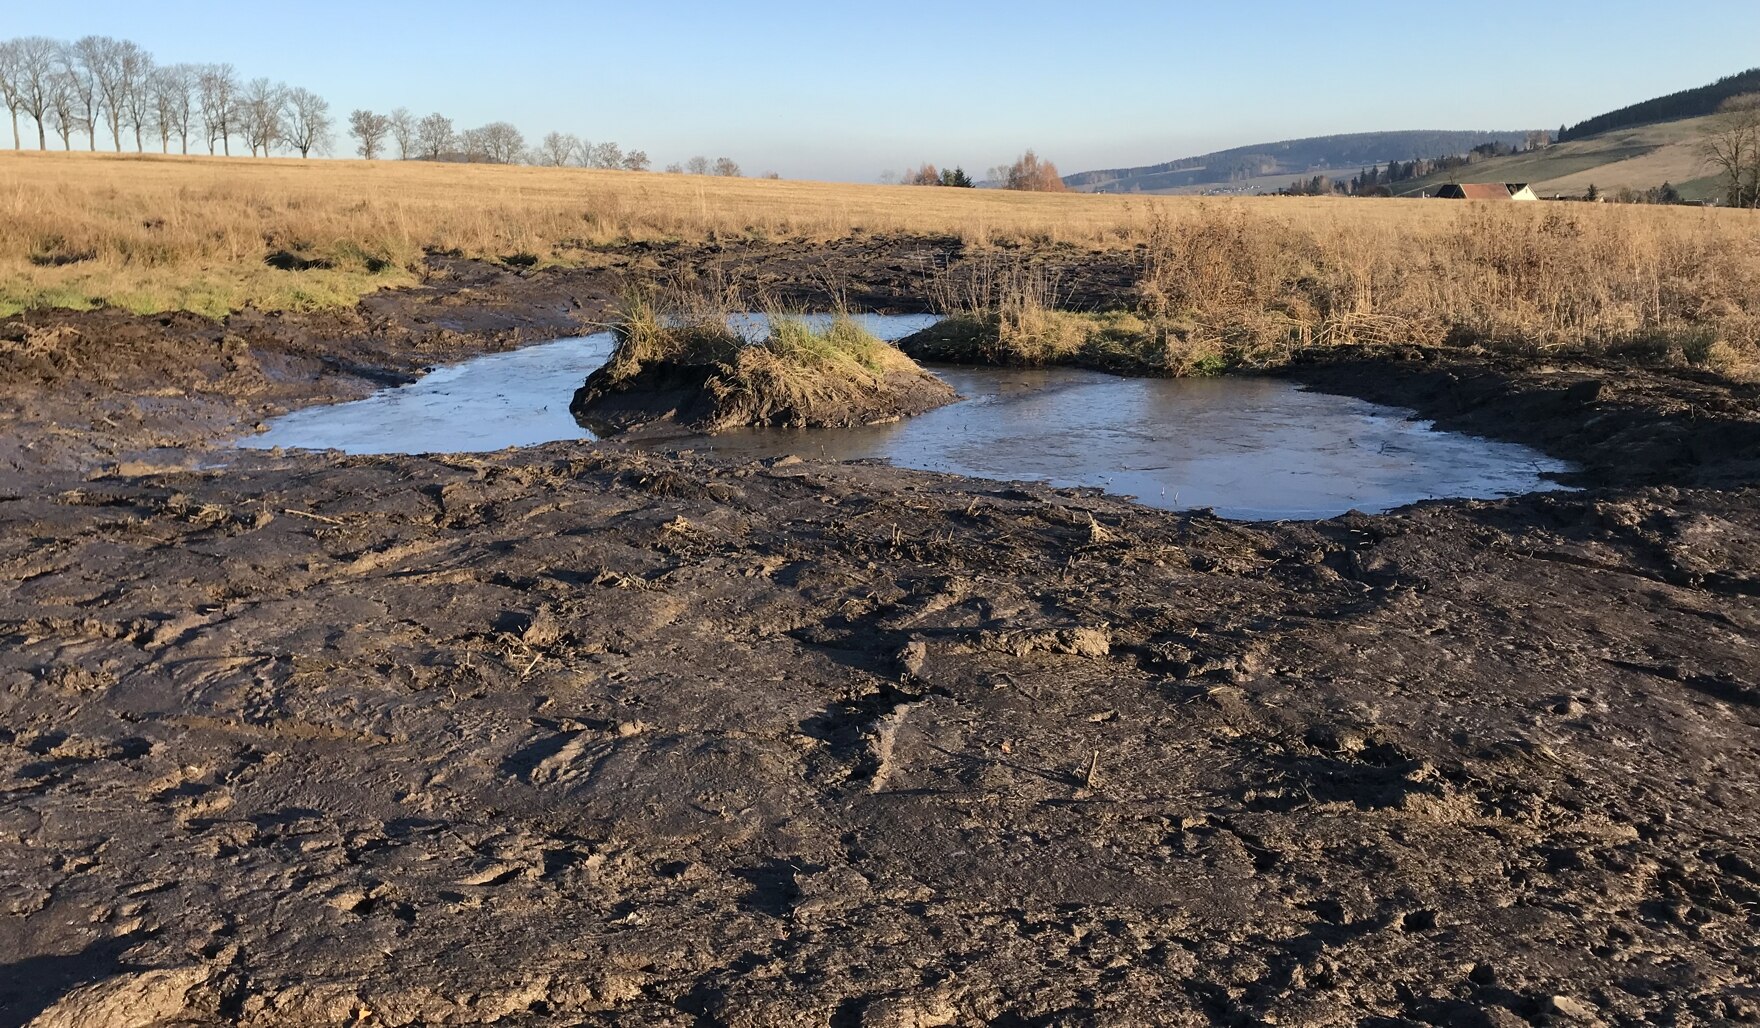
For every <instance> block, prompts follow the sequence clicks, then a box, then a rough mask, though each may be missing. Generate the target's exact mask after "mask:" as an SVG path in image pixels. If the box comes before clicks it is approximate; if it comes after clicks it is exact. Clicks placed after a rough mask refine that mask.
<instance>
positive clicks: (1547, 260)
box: [0, 151, 1760, 374]
mask: <svg viewBox="0 0 1760 1028" xmlns="http://www.w3.org/2000/svg"><path fill="white" fill-rule="evenodd" d="M858 234H869V235H883V234H916V235H950V236H957V237H959V238H960V239H962V240H964V241H965V242H966V243H967V244H968V246H969V247H973V248H975V249H974V252H977V253H984V252H987V251H989V250H990V248H993V247H997V246H998V245H999V244H1028V247H1027V252H1029V253H1030V252H1031V250H1032V248H1033V247H1035V246H1043V245H1046V244H1059V243H1062V244H1071V245H1073V246H1077V247H1082V248H1091V249H1103V250H1114V251H1120V250H1123V251H1130V252H1131V253H1132V254H1134V255H1135V257H1134V259H1136V260H1137V261H1138V262H1139V263H1140V265H1141V267H1142V268H1143V276H1142V277H1143V281H1142V285H1141V287H1140V289H1139V293H1140V298H1141V301H1142V303H1143V304H1144V305H1145V306H1147V307H1152V308H1154V309H1155V311H1156V313H1157V314H1158V315H1165V314H1168V313H1170V312H1171V314H1173V315H1176V316H1179V317H1183V318H1186V319H1187V320H1188V321H1191V322H1192V323H1194V324H1199V325H1207V326H1211V327H1212V328H1213V329H1214V330H1215V331H1216V332H1219V333H1225V330H1226V328H1227V324H1228V323H1229V322H1230V321H1231V320H1238V321H1240V322H1242V323H1262V322H1266V320H1267V319H1269V322H1270V323H1272V324H1274V325H1278V326H1284V327H1286V328H1290V329H1291V331H1292V338H1299V339H1301V340H1302V341H1304V342H1309V341H1313V342H1325V341H1327V340H1342V339H1346V338H1351V337H1353V336H1358V335H1361V334H1363V333H1362V332H1355V331H1353V330H1352V328H1351V326H1352V325H1357V326H1362V327H1364V329H1365V330H1367V331H1369V332H1370V334H1372V335H1376V336H1377V337H1379V336H1381V335H1385V334H1387V333H1390V332H1392V333H1398V334H1408V335H1410V336H1411V337H1412V338H1411V340H1410V341H1416V342H1443V341H1454V342H1460V343H1484V344H1491V345H1496V346H1498V347H1500V348H1505V349H1520V350H1528V351H1536V352H1540V351H1548V350H1559V349H1573V348H1588V349H1600V350H1605V349H1620V348H1638V349H1645V350H1650V351H1657V352H1661V351H1672V352H1675V353H1677V354H1679V355H1682V356H1684V357H1685V358H1686V359H1688V360H1693V361H1697V362H1706V363H1712V364H1715V365H1718V366H1720V367H1722V368H1723V369H1724V370H1726V371H1729V372H1731V373H1737V374H1747V373H1749V371H1750V369H1752V368H1754V367H1756V366H1760V214H1757V213H1756V212H1752V211H1731V210H1716V209H1703V208H1684V207H1654V206H1624V205H1611V204H1578V203H1530V204H1500V205H1487V204H1469V203H1455V202H1446V201H1438V200H1374V199H1345V198H1330V197H1316V198H1294V197H1289V198H1285V197H1264V198H1239V199H1236V198H1228V199H1211V198H1203V199H1200V198H1188V197H1124V196H1088V195H1080V194H1049V193H1012V192H1005V191H996V190H970V189H948V188H929V187H905V186H870V185H846V184H834V183H822V182H795V181H782V180H768V179H728V178H709V177H701V176H687V175H666V174H648V173H633V172H615V171H592V170H586V169H573V168H534V167H517V166H497V165H460V164H429V163H419V162H367V161H353V160H350V161H298V160H281V159H278V160H255V159H250V158H230V159H227V158H210V157H189V158H181V157H157V156H145V157H143V156H130V155H108V154H57V153H48V154H43V153H38V152H31V151H24V152H17V151H4V152H0V314H9V313H15V312H17V311H19V310H23V309H29V308H36V307H71V308H86V307H93V306H99V305H106V304H108V305H112V306H116V307H121V308H125V309H128V310H133V311H138V312H156V311H163V310H174V309H181V310H192V311H197V312H200V313H204V314H208V315H214V316H219V315H223V314H225V313H227V312H228V311H232V310H237V309H239V308H242V307H245V306H255V307H259V308H263V309H295V310H300V309H319V308H325V307H335V306H345V305H351V304H353V303H354V302H355V301H356V300H358V299H359V297H360V296H361V295H363V294H364V293H367V292H370V291H373V290H376V289H383V288H390V287H396V286H404V285H410V284H413V283H415V282H418V281H419V280H420V275H421V268H422V255H423V254H424V252H426V251H432V250H440V251H448V252H456V253H460V254H463V255H466V256H471V257H481V258H487V259H492V260H507V259H515V260H518V261H522V262H530V261H533V260H535V261H536V262H537V263H538V264H540V265H582V264H591V263H593V262H594V261H595V260H596V259H597V251H599V250H601V249H602V248H604V247H607V246H612V245H616V244H619V243H624V242H630V241H638V240H684V241H700V240H720V241H728V240H737V239H758V240H771V241H780V240H794V239H800V240H831V239H839V238H844V237H848V236H852V235H858ZM1009 252H1012V253H1017V254H1018V253H1019V252H1020V251H1019V250H1015V249H1013V248H1012V247H1010V248H1009ZM275 255H281V256H280V258H279V259H278V260H277V261H276V262H275V263H276V264H280V265H282V266H280V267H277V266H272V265H271V264H270V263H267V262H268V261H269V259H270V258H271V257H272V256H275ZM289 264H292V265H294V266H298V267H300V268H303V270H287V266H288V265H289Z"/></svg>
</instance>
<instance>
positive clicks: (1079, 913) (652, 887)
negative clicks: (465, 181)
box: [0, 240, 1760, 1028]
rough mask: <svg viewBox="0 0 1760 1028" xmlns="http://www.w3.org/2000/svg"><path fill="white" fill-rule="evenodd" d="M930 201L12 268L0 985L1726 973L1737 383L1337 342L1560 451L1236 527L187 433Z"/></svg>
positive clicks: (1111, 1021)
mask: <svg viewBox="0 0 1760 1028" xmlns="http://www.w3.org/2000/svg"><path fill="white" fill-rule="evenodd" d="M948 250H949V247H948V245H947V244H941V243H937V242H936V241H921V240H904V241H886V240H880V241H866V242H859V243H849V244H842V245H840V246H834V247H821V248H791V247H786V246H780V245H777V246H767V245H766V246H760V245H753V246H749V247H744V248H734V247H730V248H726V249H724V250H721V251H719V252H713V253H710V252H704V251H702V250H701V249H689V250H685V249H679V250H672V251H667V250H663V249H662V250H656V251H628V252H624V253H621V254H616V255H612V256H611V257H609V258H608V260H607V267H606V268H604V269H599V270H593V271H574V272H524V273H516V272H512V271H508V270H505V269H495V268H490V267H487V266H483V265H477V264H471V263H468V262H463V261H449V260H444V259H437V260H436V262H435V268H434V277H433V280H432V281H431V282H430V284H429V285H428V286H426V287H423V288H422V289H418V290H413V291H410V292H406V293H401V294H387V295H383V296H379V297H375V298H373V299H371V300H370V301H368V302H367V303H365V304H363V305H362V307H361V309H360V310H359V311H357V312H353V313H350V314H348V315H326V316H317V317H314V316H305V317H296V316H287V317H282V318H272V317H264V316H260V315H246V316H239V317H235V318H234V319H232V320H231V322H229V323H228V324H225V325H218V324H214V323H211V322H205V321H202V320H200V319H194V318H187V317H173V318H167V319H142V318H135V317H131V316H126V315H121V314H116V313H113V312H98V313H89V314H74V315H67V314H62V315H32V316H30V317H28V318H25V319H22V320H20V319H13V320H11V321H7V322H0V383H3V384H4V385H3V390H4V399H5V401H6V403H5V407H4V411H5V413H4V417H5V419H6V420H5V422H4V423H3V424H0V430H3V440H0V582H3V583H4V584H3V585H0V637H3V638H4V643H5V645H4V646H3V647H0V790H3V792H0V1026H14V1025H25V1024H38V1025H43V1026H48V1025H55V1026H73V1025H82V1026H84V1025H90V1026H100V1025H102V1026H115V1025H211V1024H248V1025H289V1026H292V1025H325V1024H337V1025H343V1024H348V1025H442V1024H487V1023H494V1024H502V1025H540V1024H542V1025H551V1024H568V1025H577V1024H580V1025H680V1026H686V1025H692V1026H694V1025H727V1026H752V1028H759V1026H770V1025H796V1024H798V1025H832V1026H888V1028H906V1026H929V1025H955V1024H959V1025H964V1024H988V1025H994V1026H1026V1025H1137V1024H1192V1025H1200V1024H1219V1023H1220V1024H1280V1025H1346V1024H1348V1025H1385V1026H1393V1025H1462V1026H1466V1025H1520V1024H1578V1023H1581V1024H1588V1023H1594V1022H1597V1021H1599V1022H1602V1023H1607V1024H1641V1023H1642V1024H1652V1023H1659V1024H1674V1025H1700V1024H1721V1023H1731V1022H1751V1021H1754V1020H1756V1019H1760V945H1757V943H1756V938H1757V937H1760V932H1757V929H1760V761H1757V760H1756V757H1757V756H1760V753H1757V749H1760V660H1757V659H1756V650H1755V641H1756V639H1760V510H1757V509H1756V503H1755V500H1756V497H1757V494H1756V490H1755V487H1754V483H1755V481H1756V479H1757V477H1760V469H1757V468H1756V465H1755V456H1756V453H1757V452H1760V450H1757V446H1756V426H1757V425H1760V397H1757V396H1756V393H1755V391H1754V390H1753V389H1752V388H1750V387H1741V386H1732V385H1729V384H1727V383H1724V382H1721V381H1719V380H1717V379H1715V378H1711V377H1706V376H1702V375H1699V374H1696V373H1691V372H1686V371H1681V370H1675V369H1668V368H1641V367H1632V366H1619V365H1611V364H1582V363H1578V364H1569V365H1565V364H1559V365H1553V366H1544V365H1539V364H1536V363H1534V362H1532V361H1515V360H1511V359H1504V358H1496V357H1490V356H1475V355H1471V354H1463V353H1439V352H1430V353H1421V352H1415V351H1414V352H1406V353H1353V354H1342V355H1340V354H1335V355H1330V356H1329V358H1328V359H1327V360H1325V361H1315V362H1311V363H1308V364H1304V365H1302V366H1300V367H1297V368H1295V369H1293V370H1292V372H1291V373H1292V374H1295V375H1297V376H1298V377H1300V378H1302V379H1304V380H1306V381H1309V382H1312V383H1314V384H1316V385H1318V386H1320V387H1322V388H1327V389H1335V390H1339V391H1343V392H1350V393H1353V394H1355V395H1360V396H1365V397H1368V398H1370V399H1375V400H1384V401H1392V402H1399V403H1404V404H1406V405H1408V406H1413V407H1417V408H1418V409H1420V410H1422V411H1424V412H1425V413H1427V414H1429V415H1432V416H1436V417H1438V418H1439V419H1440V420H1441V421H1442V422H1443V423H1444V424H1447V425H1450V426H1452V427H1463V428H1471V429H1473V430H1476V431H1480V432H1484V433H1487V434H1493V435H1498V436H1500V437H1502V438H1509V439H1516V440H1519V441H1523V442H1528V443H1531V444H1534V445H1537V446H1540V447H1541V448H1543V449H1546V450H1548V451H1549V452H1551V453H1553V454H1555V455H1557V456H1561V457H1567V458H1570V459H1572V460H1575V461H1578V462H1579V463H1580V464H1581V465H1582V468H1583V471H1582V472H1581V473H1580V474H1579V475H1578V476H1577V479H1576V482H1577V484H1578V485H1581V486H1583V487H1584V489H1583V490H1582V491H1580V492H1575V493H1555V494H1548V495H1541V496H1532V497H1525V498H1518V499H1512V500H1507V501H1500V502H1489V503H1487V502H1441V503H1430V504H1425V505H1422V506H1419V507H1415V508H1410V509H1407V510H1404V511H1400V512H1396V513H1394V514H1390V515H1385V516H1379V517H1364V516H1354V515H1353V516H1347V517H1343V518H1339V519H1335V520H1332V521H1328V522H1322V523H1290V524H1276V525H1273V524H1262V525H1243V524H1235V523H1230V522H1225V521H1221V520H1217V519H1214V518H1211V517H1207V516H1204V515H1201V514H1195V515H1181V514H1174V513H1167V512H1161V511H1154V510H1149V509H1145V508H1140V507H1137V506H1135V505H1132V504H1130V503H1127V502H1124V501H1120V500H1116V499H1112V498H1107V497H1103V496H1099V495H1096V494H1094V493H1091V492H1085V491H1071V490H1064V491H1058V490H1050V489H1046V488H1043V487H1038V486H1029V485H1008V484H1000V483H990V482H979V481H968V480H960V479H956V478H952V477H947V476H936V475H929V474H922V473H914V472H903V471H895V470H892V469H889V468H885V467H879V466H873V465H828V464H823V463H819V462H814V461H794V460H787V459H785V460H782V461H776V462H770V463H766V464H745V465H740V464H733V463H727V462H719V461H712V460H708V459H704V458H699V457H693V456H688V455H687V456H678V457H667V456H659V455H655V454H652V453H641V452H632V451H628V450H623V449H619V448H615V447H599V446H594V445H590V444H573V443H558V444H552V445H549V446H545V447H539V448H535V449H531V450H527V451H524V452H520V453H515V454H495V455H476V456H441V457H431V458H423V457H395V458H346V459H345V458H337V457H334V456H325V455H291V456H277V455H272V454H271V455H248V456H234V455H229V454H228V453H227V452H226V451H225V450H224V448H223V447H222V446H220V445H218V444H219V442H220V441H222V440H224V439H225V438H227V437H228V436H230V435H232V434H234V433H237V432H240V431H244V430H248V427H249V426H250V425H251V424H252V423H253V422H254V421H256V420H260V419H261V418H264V417H266V416H268V415H270V414H272V413H275V412H277V411H279V410H283V409H287V408H290V407H294V406H299V405H303V404H306V403H311V402H318V401H321V400H327V399H333V398H342V397H347V396H353V395H359V394H360V393H361V392H363V391H365V390H367V389H370V388H372V387H373V386H374V385H375V384H377V383H381V382H384V381H393V380H397V379H398V378H399V377H401V376H408V375H410V374H414V373H416V372H418V371H419V369H420V368H421V367H423V366H425V365H427V364H431V363H433V362H436V361H440V360H447V359H455V358H458V357H462V356H466V355H468V354H471V353H474V352H480V351H482V350H484V349H489V348H495V347H501V346H509V345H516V344H517V343H518V342H520V341H523V340H529V339H535V338H544V337H549V336H555V335H559V334H564V333H572V332H575V331H579V329H580V326H582V325H586V324H591V323H592V322H594V321H595V320H596V319H599V318H602V317H603V316H604V310H605V304H606V303H607V301H608V300H609V298H610V297H612V296H613V295H614V294H615V292H616V279H617V277H618V276H619V275H621V274H625V273H644V274H657V275H662V276H664V275H683V274H685V273H686V269H695V270H696V272H697V273H699V274H705V272H703V271H702V269H704V268H708V267H714V266H720V267H721V268H722V269H724V270H723V273H724V274H725V275H727V276H729V277H733V278H741V279H744V280H750V281H758V280H769V281H768V284H770V285H771V286H772V288H775V289H777V290H778V291H783V290H786V289H796V290H798V291H799V293H800V294H801V296H802V297H803V302H806V301H810V300H811V299H812V298H813V297H812V296H811V291H812V289H813V288H814V286H813V285H812V283H814V282H818V281H822V280H823V279H822V278H820V277H817V276H820V275H822V274H823V273H824V272H826V271H827V270H829V271H830V272H832V273H834V274H837V275H841V276H843V277H845V278H846V279H848V280H849V281H850V282H851V283H852V293H854V294H856V296H855V297H853V299H855V300H856V302H857V303H858V304H860V305H863V306H869V307H881V308H888V309H909V308H910V307H911V306H912V305H913V304H914V303H916V302H917V301H914V300H913V299H912V297H913V296H914V295H919V287H920V279H919V278H918V277H917V276H919V275H920V272H919V270H918V269H919V268H920V267H921V266H922V263H923V262H924V261H933V260H936V259H946V258H945V254H946V253H947V252H948ZM936 254H942V255H943V256H942V257H936V256H935V255H936ZM1076 267H1077V268H1078V271H1077V274H1079V275H1084V276H1087V278H1086V281H1088V282H1089V283H1090V287H1091V288H1092V289H1094V290H1096V291H1097V292H1103V291H1104V290H1105V289H1107V288H1112V287H1113V284H1115V283H1116V282H1117V281H1119V276H1120V275H1122V274H1126V273H1127V272H1128V269H1124V270H1123V271H1121V270H1120V267H1119V266H1118V265H1117V264H1109V263H1107V262H1106V261H1102V260H1094V261H1088V262H1085V263H1081V262H1078V263H1077V265H1076Z"/></svg>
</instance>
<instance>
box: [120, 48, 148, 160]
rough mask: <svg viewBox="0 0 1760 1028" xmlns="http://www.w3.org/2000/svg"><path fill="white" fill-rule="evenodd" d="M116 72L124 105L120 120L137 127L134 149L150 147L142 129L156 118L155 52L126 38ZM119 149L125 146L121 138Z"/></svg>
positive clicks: (134, 127)
mask: <svg viewBox="0 0 1760 1028" xmlns="http://www.w3.org/2000/svg"><path fill="white" fill-rule="evenodd" d="M116 75H117V80H118V83H119V90H118V94H117V98H118V101H119V102H120V103H121V105H122V117H121V118H120V119H117V120H118V121H126V122H128V126H129V128H131V129H133V130H134V152H135V153H141V152H143V151H144V150H145V149H146V147H145V146H144V145H143V144H142V142H141V133H142V132H143V131H144V130H145V129H146V127H147V126H148V125H150V124H152V120H153V55H152V54H150V53H147V52H146V51H145V50H143V49H141V48H140V47H139V46H137V45H136V44H134V43H130V42H128V41H127V40H124V41H123V42H121V43H119V44H117V48H116ZM116 149H118V150H121V149H122V144H121V142H120V141H118V142H117V144H116Z"/></svg>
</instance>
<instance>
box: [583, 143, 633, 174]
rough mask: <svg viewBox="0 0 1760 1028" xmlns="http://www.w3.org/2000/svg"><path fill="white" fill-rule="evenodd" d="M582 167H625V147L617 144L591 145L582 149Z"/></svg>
mask: <svg viewBox="0 0 1760 1028" xmlns="http://www.w3.org/2000/svg"><path fill="white" fill-rule="evenodd" d="M581 166H582V167H586V168H621V167H623V147H621V146H618V145H617V144H616V143H611V142H605V143H589V144H586V145H583V146H582V147H581Z"/></svg>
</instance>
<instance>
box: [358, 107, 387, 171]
mask: <svg viewBox="0 0 1760 1028" xmlns="http://www.w3.org/2000/svg"><path fill="white" fill-rule="evenodd" d="M390 132H391V119H390V118H388V117H386V116H385V115H383V114H374V113H373V112H372V111H352V112H350V113H349V116H348V134H349V135H351V136H353V137H355V138H356V139H358V140H360V141H361V145H360V146H358V147H356V148H355V152H356V153H358V154H360V155H361V156H362V157H363V158H365V159H367V160H369V161H371V160H375V159H377V158H378V156H379V149H380V147H382V146H384V145H385V137H386V135H387V134H389V133H390Z"/></svg>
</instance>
